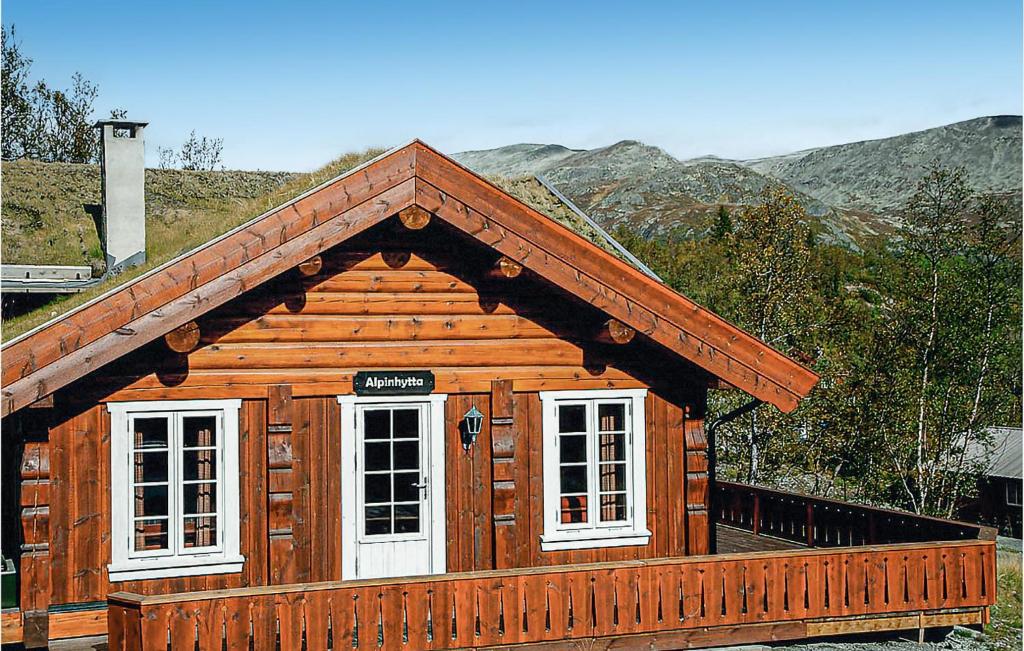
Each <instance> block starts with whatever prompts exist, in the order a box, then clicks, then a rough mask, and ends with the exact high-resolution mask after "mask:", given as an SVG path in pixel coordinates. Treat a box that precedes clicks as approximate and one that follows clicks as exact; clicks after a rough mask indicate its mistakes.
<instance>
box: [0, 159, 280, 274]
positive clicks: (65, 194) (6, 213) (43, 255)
mask: <svg viewBox="0 0 1024 651" xmlns="http://www.w3.org/2000/svg"><path fill="white" fill-rule="evenodd" d="M2 176H3V195H2V196H3V221H2V223H3V261H4V262H5V263H7V264H71V265H91V266H92V267H93V269H94V272H95V275H100V274H102V273H103V267H104V261H103V253H102V249H101V247H100V242H99V237H98V235H97V230H96V223H95V221H94V218H93V214H95V209H94V208H92V206H98V204H99V203H100V169H99V166H98V165H76V164H70V163H39V162H35V161H17V162H5V163H3V165H2ZM296 177H297V175H296V174H291V173H287V172H235V171H230V172H192V171H183V170H159V169H152V170H146V213H147V214H146V228H147V233H148V236H149V237H148V240H149V243H150V245H151V246H152V247H154V249H153V251H152V254H153V255H157V256H160V255H163V254H164V253H166V252H167V251H169V250H173V249H174V248H175V246H176V245H177V244H182V243H185V242H186V241H192V239H193V237H192V234H193V232H194V231H196V230H197V229H198V230H206V229H207V228H210V229H213V230H216V228H217V225H218V224H219V223H221V222H223V221H225V220H230V214H231V213H233V212H235V211H236V210H237V209H238V208H239V207H242V206H243V205H244V204H245V203H246V202H249V201H251V200H253V199H256V198H259V197H262V196H264V195H267V194H268V193H272V192H273V191H274V190H275V189H277V188H280V187H281V186H283V185H284V184H286V183H288V182H289V181H292V180H294V179H295V178H296Z"/></svg>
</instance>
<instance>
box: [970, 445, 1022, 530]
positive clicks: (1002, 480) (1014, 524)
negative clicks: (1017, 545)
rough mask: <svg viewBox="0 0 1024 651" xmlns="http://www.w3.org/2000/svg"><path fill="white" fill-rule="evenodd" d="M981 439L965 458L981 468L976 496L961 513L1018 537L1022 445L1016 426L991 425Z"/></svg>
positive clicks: (973, 520) (1019, 526)
mask: <svg viewBox="0 0 1024 651" xmlns="http://www.w3.org/2000/svg"><path fill="white" fill-rule="evenodd" d="M985 433H986V436H985V437H984V440H983V441H980V442H977V443H975V444H973V445H972V446H971V447H970V448H968V451H967V458H968V460H969V461H971V462H973V463H977V464H978V465H979V466H980V467H981V468H982V473H981V477H980V478H979V479H978V497H977V499H975V500H971V501H969V502H967V503H965V504H964V505H963V506H962V507H961V509H960V517H961V518H964V519H966V520H970V521H971V522H981V523H982V524H987V525H991V526H993V527H997V528H998V529H999V533H1001V534H1002V535H1004V536H1010V537H1012V538H1020V537H1021V504H1022V502H1021V489H1022V487H1024V480H1022V476H1024V475H1022V474H1021V448H1022V446H1024V435H1022V430H1021V428H1019V427H990V428H988V429H987V430H986V431H985Z"/></svg>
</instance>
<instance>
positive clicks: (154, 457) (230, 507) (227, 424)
mask: <svg viewBox="0 0 1024 651" xmlns="http://www.w3.org/2000/svg"><path fill="white" fill-rule="evenodd" d="M240 406H241V401H240V400H168V401H152V402H116V403H110V404H108V405H107V408H108V410H109V411H110V426H111V441H110V456H111V464H110V465H111V482H110V483H111V563H110V565H108V566H107V569H108V571H109V573H110V580H111V581H130V580H136V579H155V578H165V577H175V576H192V575H197V574H224V573H228V572H240V571H241V570H242V564H243V562H244V560H245V559H244V558H243V557H242V556H241V554H240V553H239V513H238V410H239V407H240Z"/></svg>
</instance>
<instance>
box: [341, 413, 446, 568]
mask: <svg viewBox="0 0 1024 651" xmlns="http://www.w3.org/2000/svg"><path fill="white" fill-rule="evenodd" d="M447 400H448V394H447V393H431V394H429V395H423V396H355V395H343V396H338V404H339V405H341V469H340V470H341V532H340V535H341V578H342V580H345V581H347V580H349V579H355V578H356V554H357V549H358V538H359V536H358V533H359V532H358V521H359V518H358V516H357V512H356V507H357V505H356V455H357V454H359V450H358V447H357V446H356V413H357V412H358V410H357V409H356V405H382V406H385V405H403V404H405V405H408V404H418V405H424V406H426V408H427V411H428V415H427V419H426V421H427V427H428V431H426V432H424V433H423V434H424V436H425V437H426V440H425V445H426V447H427V450H428V454H429V457H430V462H429V466H428V469H429V472H430V480H429V481H428V482H427V501H428V504H427V513H428V520H429V525H430V530H429V535H430V562H429V565H430V568H429V571H428V572H427V573H428V574H444V573H445V572H446V571H447V555H448V553H447V540H448V539H447V526H446V524H447V521H446V510H445V484H446V483H447V479H446V476H445V441H446V439H447V436H446V434H447V433H446V432H445V427H444V425H445V402H446V401H447Z"/></svg>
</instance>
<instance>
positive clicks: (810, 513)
mask: <svg viewBox="0 0 1024 651" xmlns="http://www.w3.org/2000/svg"><path fill="white" fill-rule="evenodd" d="M807 546H808V547H814V502H810V501H808V502H807Z"/></svg>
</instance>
